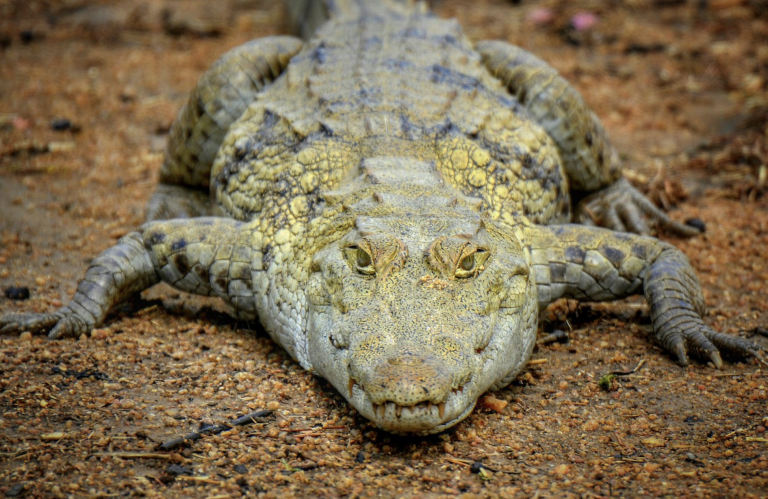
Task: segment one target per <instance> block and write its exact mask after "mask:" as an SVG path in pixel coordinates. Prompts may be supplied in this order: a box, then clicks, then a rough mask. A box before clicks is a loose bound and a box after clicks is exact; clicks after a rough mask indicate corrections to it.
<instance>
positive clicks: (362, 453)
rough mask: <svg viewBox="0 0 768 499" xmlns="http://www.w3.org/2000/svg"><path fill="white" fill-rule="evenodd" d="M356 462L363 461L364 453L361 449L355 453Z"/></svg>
mask: <svg viewBox="0 0 768 499" xmlns="http://www.w3.org/2000/svg"><path fill="white" fill-rule="evenodd" d="M355 462H356V463H360V464H362V463H364V462H365V453H364V452H363V451H360V452H358V453H357V457H355Z"/></svg>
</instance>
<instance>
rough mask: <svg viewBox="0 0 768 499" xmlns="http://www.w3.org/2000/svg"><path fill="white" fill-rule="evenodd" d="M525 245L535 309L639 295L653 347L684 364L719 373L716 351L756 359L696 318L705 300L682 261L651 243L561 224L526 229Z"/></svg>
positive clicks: (745, 345)
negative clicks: (709, 365) (702, 361)
mask: <svg viewBox="0 0 768 499" xmlns="http://www.w3.org/2000/svg"><path fill="white" fill-rule="evenodd" d="M526 232H527V233H526V245H527V246H528V248H529V249H530V252H531V265H532V269H533V273H534V276H535V279H536V286H537V289H538V298H539V305H540V306H541V307H546V306H547V305H548V304H549V303H551V302H552V301H554V300H556V299H558V298H561V297H567V298H576V299H579V300H589V301H607V300H616V299H619V298H623V297H626V296H629V295H633V294H640V293H641V292H642V293H643V294H644V295H645V298H646V300H648V304H649V306H650V312H651V320H652V323H653V330H654V333H655V335H656V338H657V339H658V341H659V342H660V343H661V344H662V345H663V346H664V348H666V349H667V350H669V351H670V352H672V353H674V354H675V355H676V356H677V359H678V361H679V362H680V363H681V364H683V365H686V364H687V363H688V353H693V354H694V355H696V356H698V357H701V358H708V359H709V360H711V361H712V362H713V363H714V364H715V365H716V366H717V367H718V368H720V367H722V365H723V362H722V359H721V355H720V352H724V353H727V354H729V355H731V356H734V357H742V358H743V357H749V356H752V355H757V351H758V350H759V349H760V347H758V346H757V345H754V344H753V343H751V342H749V341H747V340H744V339H742V338H738V337H734V336H729V335H726V334H723V333H718V332H717V331H714V330H713V329H711V328H710V327H709V326H707V325H706V324H705V323H704V321H703V320H702V318H701V315H702V314H703V313H704V298H703V296H702V294H701V286H700V285H699V281H698V279H697V278H696V274H695V273H694V271H693V269H692V268H691V265H690V263H689V262H688V259H687V258H686V257H685V255H683V253H682V252H680V251H679V250H678V249H677V248H675V247H674V246H672V245H670V244H667V243H664V242H661V241H659V240H657V239H654V238H650V237H643V236H635V235H632V234H622V233H616V232H612V231H608V230H605V229H599V228H591V227H582V226H578V225H560V226H549V227H542V226H537V227H531V228H529V229H527V231H526Z"/></svg>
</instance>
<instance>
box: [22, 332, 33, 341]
mask: <svg viewBox="0 0 768 499" xmlns="http://www.w3.org/2000/svg"><path fill="white" fill-rule="evenodd" d="M19 339H20V340H21V341H31V340H32V333H30V332H29V331H24V332H23V333H21V334H20V335H19Z"/></svg>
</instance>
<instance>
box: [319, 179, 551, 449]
mask: <svg viewBox="0 0 768 499" xmlns="http://www.w3.org/2000/svg"><path fill="white" fill-rule="evenodd" d="M367 203H368V204H367V207H368V209H366V210H359V211H364V212H366V214H359V215H355V223H354V227H353V228H352V229H351V230H349V232H348V233H346V234H345V235H344V236H343V237H341V238H340V239H338V240H336V241H335V242H333V243H332V244H329V245H328V246H327V247H325V248H323V249H322V250H321V251H319V252H317V253H316V254H315V256H314V258H313V261H312V268H311V275H310V279H309V282H308V288H307V297H308V302H309V315H308V324H307V332H308V342H309V344H308V350H309V352H310V353H309V355H310V360H311V363H312V366H313V368H314V369H315V370H317V371H318V373H319V374H321V375H322V376H323V377H325V378H326V379H328V380H329V381H331V383H333V385H334V386H335V387H336V388H337V389H338V390H339V391H340V392H341V393H342V394H343V395H344V396H345V397H346V398H347V399H348V400H349V401H350V403H352V405H354V407H355V408H356V409H357V410H358V411H359V412H360V413H361V414H362V415H364V416H365V417H367V418H368V419H370V420H372V421H373V422H374V423H375V424H376V425H377V426H379V427H380V428H383V429H385V430H388V431H391V432H394V433H417V434H429V433H435V432H438V431H442V430H444V429H446V428H448V427H450V426H452V425H454V424H456V423H458V422H459V421H461V420H462V419H464V418H465V417H466V416H467V415H468V414H469V413H470V412H471V411H472V409H473V407H474V406H475V403H476V402H477V399H478V397H479V396H480V395H482V394H483V393H484V392H485V391H486V390H488V389H489V388H499V387H501V386H504V385H505V384H506V383H509V381H511V380H512V379H513V377H514V376H515V375H516V374H517V372H518V371H519V370H520V369H521V368H522V367H523V365H524V364H525V362H526V361H527V360H528V357H529V356H530V353H531V351H532V349H533V344H534V337H535V332H536V321H537V313H538V309H537V301H536V295H535V287H534V286H533V278H532V276H531V274H530V272H529V265H528V263H527V262H526V259H525V256H524V252H523V249H522V248H521V246H520V243H519V242H518V240H517V238H516V237H515V235H514V232H513V231H512V230H510V228H509V227H507V226H505V225H503V224H500V223H498V222H495V221H492V220H489V219H487V218H485V217H483V216H481V214H480V213H479V211H478V210H477V208H476V207H475V208H474V209H473V208H472V207H471V206H470V205H467V204H465V203H463V202H458V201H457V200H456V199H451V200H449V199H447V198H434V197H432V198H428V199H425V198H418V197H409V196H399V195H393V194H387V195H382V194H375V195H374V196H372V197H371V199H369V200H368V201H367ZM363 204H366V203H363Z"/></svg>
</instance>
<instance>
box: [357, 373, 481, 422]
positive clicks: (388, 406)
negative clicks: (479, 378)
mask: <svg viewBox="0 0 768 499" xmlns="http://www.w3.org/2000/svg"><path fill="white" fill-rule="evenodd" d="M355 387H357V390H359V392H358V394H359V395H362V396H363V398H364V400H365V401H366V402H367V404H369V407H370V408H371V411H372V412H373V415H374V418H373V421H374V422H375V423H379V424H381V423H385V424H388V425H391V424H392V423H395V422H396V421H402V422H403V423H408V422H409V421H411V420H413V419H417V418H420V417H423V416H427V417H429V416H432V417H430V418H429V419H433V420H434V421H435V422H436V423H437V424H438V426H436V427H440V428H443V427H448V426H452V425H453V424H454V423H453V421H455V420H461V419H464V417H466V414H467V413H468V411H467V410H466V409H465V408H463V407H461V405H462V403H461V402H462V401H463V399H464V395H465V388H466V387H467V384H465V385H462V386H460V387H458V388H454V389H452V390H451V393H449V395H448V397H447V398H446V399H445V400H444V401H442V402H432V401H429V400H425V401H422V402H419V403H417V404H413V405H400V404H397V403H396V402H393V401H384V402H383V403H381V404H375V403H373V402H372V401H371V399H370V397H369V396H368V395H367V394H366V393H365V390H364V389H363V386H362V385H360V384H359V383H357V382H356V381H355V380H354V379H352V378H350V379H349V385H348V389H349V397H350V399H351V398H352V397H353V393H354V392H355V391H357V390H356V389H355ZM360 392H362V393H360ZM471 405H472V406H474V404H471ZM460 408H461V409H462V410H461V411H460V412H461V414H460V415H459V416H458V417H457V418H454V419H452V420H451V421H449V422H444V421H443V420H444V419H445V415H446V412H449V411H450V412H453V411H455V410H457V409H460ZM471 408H472V407H470V408H469V409H470V410H471ZM435 414H436V415H437V417H436V418H435V417H434V416H435ZM388 419H389V421H387V420H388ZM389 431H392V430H389ZM428 431H429V430H428Z"/></svg>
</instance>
